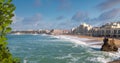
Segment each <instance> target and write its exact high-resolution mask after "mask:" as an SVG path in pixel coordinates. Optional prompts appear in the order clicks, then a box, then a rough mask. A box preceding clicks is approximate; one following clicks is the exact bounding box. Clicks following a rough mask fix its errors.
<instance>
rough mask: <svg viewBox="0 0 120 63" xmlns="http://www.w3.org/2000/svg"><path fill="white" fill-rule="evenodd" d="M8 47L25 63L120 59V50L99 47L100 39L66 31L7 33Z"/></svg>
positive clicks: (96, 62) (104, 62)
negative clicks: (95, 40)
mask: <svg viewBox="0 0 120 63" xmlns="http://www.w3.org/2000/svg"><path fill="white" fill-rule="evenodd" d="M7 37H8V42H9V44H8V47H9V48H10V51H11V53H12V54H13V56H14V57H19V58H20V60H21V62H22V63H107V62H109V61H113V60H116V59H119V58H120V57H119V56H120V50H119V51H118V52H111V53H110V52H103V51H100V48H101V46H99V45H91V44H97V43H100V42H94V43H93V42H89V43H87V42H85V41H86V40H91V39H87V38H78V37H73V36H65V35H57V36H55V35H46V34H38V35H34V34H23V35H8V36H7Z"/></svg>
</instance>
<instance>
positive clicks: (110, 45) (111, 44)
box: [101, 39, 118, 52]
mask: <svg viewBox="0 0 120 63" xmlns="http://www.w3.org/2000/svg"><path fill="white" fill-rule="evenodd" d="M101 51H107V52H111V51H114V52H117V51H118V47H117V46H116V45H115V44H114V39H112V40H110V41H109V40H108V42H104V44H103V45H102V48H101Z"/></svg>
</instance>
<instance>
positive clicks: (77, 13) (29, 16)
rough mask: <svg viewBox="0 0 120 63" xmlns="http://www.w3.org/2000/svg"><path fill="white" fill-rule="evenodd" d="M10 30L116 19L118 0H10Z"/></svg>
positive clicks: (119, 16)
mask: <svg viewBox="0 0 120 63" xmlns="http://www.w3.org/2000/svg"><path fill="white" fill-rule="evenodd" d="M12 3H13V4H14V5H15V6H16V10H15V11H14V14H15V16H14V17H13V18H12V20H13V23H12V25H11V27H12V28H13V30H31V29H33V30H38V29H72V28H73V27H77V26H79V25H80V24H82V23H87V24H90V25H92V26H101V25H103V24H105V23H108V22H115V21H119V19H120V0H13V2H12Z"/></svg>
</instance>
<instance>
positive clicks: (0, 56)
mask: <svg viewBox="0 0 120 63" xmlns="http://www.w3.org/2000/svg"><path fill="white" fill-rule="evenodd" d="M15 9H16V7H15V6H14V4H13V3H12V0H0V63H18V62H17V61H16V60H15V59H13V57H12V54H11V53H10V51H9V49H8V47H7V38H6V35H7V34H8V33H9V32H10V31H11V27H10V24H11V23H12V17H13V16H14V13H13V12H14V10H15Z"/></svg>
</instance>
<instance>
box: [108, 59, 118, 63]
mask: <svg viewBox="0 0 120 63" xmlns="http://www.w3.org/2000/svg"><path fill="white" fill-rule="evenodd" d="M108 63H120V60H115V61H111V62H108Z"/></svg>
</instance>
